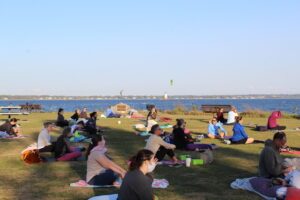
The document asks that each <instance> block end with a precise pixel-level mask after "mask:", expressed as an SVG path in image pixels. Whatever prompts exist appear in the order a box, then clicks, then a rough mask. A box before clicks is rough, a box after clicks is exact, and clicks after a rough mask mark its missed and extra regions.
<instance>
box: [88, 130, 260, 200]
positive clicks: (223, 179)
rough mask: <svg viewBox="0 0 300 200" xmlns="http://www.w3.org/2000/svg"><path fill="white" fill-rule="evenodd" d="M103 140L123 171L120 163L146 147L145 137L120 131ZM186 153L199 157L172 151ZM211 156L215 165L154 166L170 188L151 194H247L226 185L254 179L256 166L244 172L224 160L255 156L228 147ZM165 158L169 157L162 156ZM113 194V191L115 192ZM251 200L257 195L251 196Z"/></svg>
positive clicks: (97, 191) (99, 192)
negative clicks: (213, 157)
mask: <svg viewBox="0 0 300 200" xmlns="http://www.w3.org/2000/svg"><path fill="white" fill-rule="evenodd" d="M105 137H106V140H107V144H108V147H109V149H113V153H114V155H118V158H117V159H115V160H116V161H119V162H118V164H121V165H122V163H123V165H122V167H124V168H125V169H126V167H127V165H126V164H125V162H124V161H127V160H128V159H129V158H130V157H131V156H132V155H134V154H135V153H136V152H137V151H138V150H140V149H143V148H144V147H145V144H146V143H145V139H147V137H141V136H136V135H135V134H134V131H125V130H120V129H111V130H110V132H108V133H105ZM187 153H188V154H192V155H193V157H196V158H197V157H198V156H199V157H200V155H199V153H198V152H186V151H176V155H177V156H179V155H180V154H187ZM215 155H217V156H216V160H215V162H214V163H213V164H211V165H207V166H197V167H191V168H186V167H181V168H170V167H168V166H158V167H157V168H156V170H155V174H154V175H155V178H166V179H167V180H169V181H170V187H169V188H168V189H157V190H155V193H157V194H158V196H161V198H162V199H166V198H167V197H169V196H170V195H174V194H175V196H176V197H177V198H175V197H174V199H191V198H194V199H201V198H203V199H205V198H210V197H212V198H216V199H218V198H219V199H221V198H224V196H226V197H227V196H230V198H231V197H233V198H234V197H235V196H236V197H237V198H242V196H243V195H245V194H248V195H249V193H247V192H245V191H235V190H231V189H230V188H229V184H230V183H231V182H232V181H234V180H235V179H236V178H243V177H251V176H255V175H256V171H257V169H256V168H257V166H255V167H254V168H255V169H250V170H248V169H247V168H246V169H244V168H242V167H240V166H239V165H238V163H233V162H232V161H231V160H230V159H228V158H232V157H237V158H240V159H239V160H240V161H241V162H249V161H250V162H251V161H255V162H258V155H257V154H254V153H247V152H244V151H242V150H238V149H234V148H230V146H228V148H219V149H217V150H216V154H215ZM166 159H169V158H167V157H166ZM120 161H121V162H120ZM255 165H257V164H255ZM253 171H255V172H253ZM94 191H95V196H97V195H102V194H110V193H109V192H108V190H107V189H95V190H94ZM110 191H111V190H110ZM113 191H114V192H115V193H116V192H117V191H116V190H113ZM239 195H240V196H239ZM249 196H250V197H251V196H252V195H249ZM253 197H257V196H256V195H253ZM169 199H172V198H171V197H170V198H169ZM249 199H250V198H249Z"/></svg>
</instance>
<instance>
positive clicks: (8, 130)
mask: <svg viewBox="0 0 300 200" xmlns="http://www.w3.org/2000/svg"><path fill="white" fill-rule="evenodd" d="M0 131H1V132H6V133H7V134H9V135H13V134H14V131H13V125H11V124H10V123H9V122H5V123H4V124H2V125H1V126H0Z"/></svg>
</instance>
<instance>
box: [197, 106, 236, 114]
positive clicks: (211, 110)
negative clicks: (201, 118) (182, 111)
mask: <svg viewBox="0 0 300 200" xmlns="http://www.w3.org/2000/svg"><path fill="white" fill-rule="evenodd" d="M221 108H223V109H224V113H228V112H229V111H230V110H231V105H213V104H212V105H208V104H207V105H202V106H201V110H202V111H203V112H204V113H217V112H218V110H219V109H221Z"/></svg>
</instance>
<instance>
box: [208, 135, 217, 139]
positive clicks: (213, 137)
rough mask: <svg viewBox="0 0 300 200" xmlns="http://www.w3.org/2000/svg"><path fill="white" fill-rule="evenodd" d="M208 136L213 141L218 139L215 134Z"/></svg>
mask: <svg viewBox="0 0 300 200" xmlns="http://www.w3.org/2000/svg"><path fill="white" fill-rule="evenodd" d="M207 136H208V137H209V138H211V139H215V138H216V136H215V135H213V134H208V135H207Z"/></svg>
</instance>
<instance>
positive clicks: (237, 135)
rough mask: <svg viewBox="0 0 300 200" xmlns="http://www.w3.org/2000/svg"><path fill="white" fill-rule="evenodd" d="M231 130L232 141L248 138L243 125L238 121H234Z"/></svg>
mask: <svg viewBox="0 0 300 200" xmlns="http://www.w3.org/2000/svg"><path fill="white" fill-rule="evenodd" d="M232 130H233V137H232V138H231V140H232V141H239V140H242V139H245V138H248V136H247V134H246V132H245V129H244V127H243V126H242V125H241V124H240V123H235V124H234V127H233V129H232Z"/></svg>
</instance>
